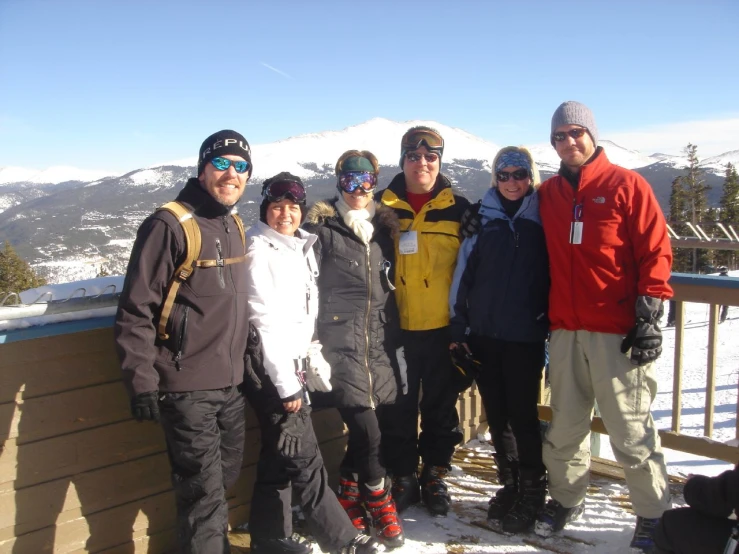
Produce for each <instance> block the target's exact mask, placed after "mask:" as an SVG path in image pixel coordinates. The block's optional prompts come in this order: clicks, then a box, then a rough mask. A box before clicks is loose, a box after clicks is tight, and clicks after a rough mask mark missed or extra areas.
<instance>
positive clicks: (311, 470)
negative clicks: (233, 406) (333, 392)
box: [245, 384, 357, 551]
mask: <svg viewBox="0 0 739 554" xmlns="http://www.w3.org/2000/svg"><path fill="white" fill-rule="evenodd" d="M270 385H271V384H270ZM270 388H272V390H274V389H273V387H269V386H266V387H264V388H263V389H261V390H259V391H255V390H252V389H251V388H249V387H246V388H245V394H246V396H247V400H248V401H249V404H251V406H252V407H253V408H254V412H255V413H256V415H257V419H258V420H259V428H260V430H261V433H262V449H261V451H260V454H259V461H258V462H257V475H256V481H255V483H254V493H253V495H252V499H251V515H250V516H249V532H250V533H251V536H252V537H258V538H260V539H279V538H284V537H289V536H290V535H292V532H293V528H292V500H293V497H294V498H295V500H296V503H297V504H298V505H299V506H300V508H301V509H302V511H303V515H304V516H305V519H306V523H307V524H308V528H309V530H310V532H311V534H312V535H313V538H314V539H315V540H316V542H317V543H318V545H319V546H320V547H321V550H323V551H333V550H338V549H339V548H341V547H342V546H344V545H346V544H347V543H348V542H349V541H351V540H352V539H353V538H354V537H356V536H357V530H356V529H355V527H354V526H353V525H352V523H351V520H350V519H349V517H348V516H347V515H346V512H345V511H344V509H343V508H342V507H341V504H339V501H338V499H337V498H336V494H335V493H334V491H332V490H331V488H330V487H329V484H328V473H327V472H326V468H325V467H324V465H323V458H322V457H321V451H320V450H319V448H318V440H317V439H316V435H315V432H314V431H313V425H312V424H311V425H308V426H307V427H306V429H305V432H304V433H303V435H302V437H301V440H300V450H299V452H298V455H297V456H295V457H293V458H288V457H285V456H283V455H282V454H280V453H279V452H278V450H277V443H278V442H279V439H280V427H279V422H278V423H273V422H274V421H275V420H276V419H277V418H274V417H273V414H275V413H279V414H284V413H285V412H284V409H283V406H282V401H281V400H280V399H279V397H278V396H276V392H275V394H274V395H273V394H272V392H271V391H270ZM308 421H310V419H308Z"/></svg>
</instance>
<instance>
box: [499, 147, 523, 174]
mask: <svg viewBox="0 0 739 554" xmlns="http://www.w3.org/2000/svg"><path fill="white" fill-rule="evenodd" d="M506 167H523V168H524V169H527V170H528V172H529V175H531V174H532V171H531V161H530V160H529V157H528V156H527V155H526V154H524V153H523V152H519V151H518V150H511V151H509V152H505V153H504V154H501V156H500V158H498V163H496V164H495V171H500V170H501V169H504V168H506Z"/></svg>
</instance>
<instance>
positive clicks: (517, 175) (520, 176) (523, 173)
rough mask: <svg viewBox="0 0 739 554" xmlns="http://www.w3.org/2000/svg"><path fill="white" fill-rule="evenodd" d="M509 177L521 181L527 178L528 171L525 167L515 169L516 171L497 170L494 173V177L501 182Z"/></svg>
mask: <svg viewBox="0 0 739 554" xmlns="http://www.w3.org/2000/svg"><path fill="white" fill-rule="evenodd" d="M511 177H513V180H514V181H523V180H524V179H528V177H529V171H528V170H527V169H517V170H516V171H497V172H496V173H495V179H496V180H497V181H498V182H501V183H505V182H506V181H507V180H508V179H510V178H511Z"/></svg>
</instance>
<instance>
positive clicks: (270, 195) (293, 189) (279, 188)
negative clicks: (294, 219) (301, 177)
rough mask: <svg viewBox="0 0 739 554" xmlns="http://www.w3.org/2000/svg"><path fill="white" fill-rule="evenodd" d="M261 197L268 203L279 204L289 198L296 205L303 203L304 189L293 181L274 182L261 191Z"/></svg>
mask: <svg viewBox="0 0 739 554" xmlns="http://www.w3.org/2000/svg"><path fill="white" fill-rule="evenodd" d="M262 196H263V197H264V198H266V199H267V200H268V201H269V202H280V201H281V200H284V199H285V198H289V199H290V200H292V201H293V202H297V203H298V204H304V203H305V188H304V187H303V185H301V184H300V183H296V182H295V181H276V182H274V183H270V185H269V186H268V187H266V188H264V189H263V190H262Z"/></svg>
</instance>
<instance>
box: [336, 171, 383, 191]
mask: <svg viewBox="0 0 739 554" xmlns="http://www.w3.org/2000/svg"><path fill="white" fill-rule="evenodd" d="M376 186H377V175H375V174H374V173H370V172H369V171H348V172H346V173H341V174H340V175H339V188H340V189H341V190H343V191H344V192H347V193H349V194H351V193H353V192H354V191H355V190H357V189H358V188H361V189H362V190H363V191H365V192H369V191H371V190H372V189H374V188H375V187H376Z"/></svg>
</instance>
